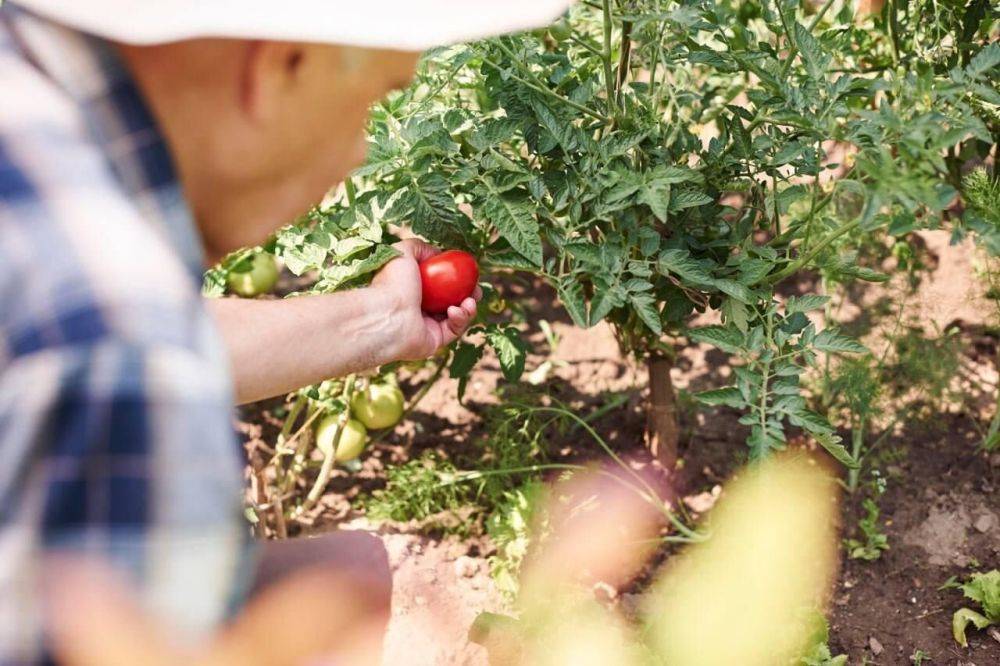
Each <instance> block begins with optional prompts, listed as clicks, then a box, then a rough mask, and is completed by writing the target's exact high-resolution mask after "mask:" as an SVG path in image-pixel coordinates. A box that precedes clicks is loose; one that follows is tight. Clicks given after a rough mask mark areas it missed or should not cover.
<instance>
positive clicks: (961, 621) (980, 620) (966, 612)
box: [951, 608, 994, 647]
mask: <svg viewBox="0 0 1000 666" xmlns="http://www.w3.org/2000/svg"><path fill="white" fill-rule="evenodd" d="M970 624H974V625H975V626H976V629H985V628H986V627H988V626H990V625H991V624H994V623H993V622H991V621H990V620H989V619H987V618H986V617H984V616H982V615H980V614H979V613H977V612H976V611H974V610H972V609H971V608H959V609H958V610H957V611H955V614H954V615H952V616H951V635H952V636H954V637H955V641H956V642H957V643H958V644H959V645H961V646H962V647H969V641H968V639H967V638H966V637H965V631H966V629H967V628H968V626H969V625H970Z"/></svg>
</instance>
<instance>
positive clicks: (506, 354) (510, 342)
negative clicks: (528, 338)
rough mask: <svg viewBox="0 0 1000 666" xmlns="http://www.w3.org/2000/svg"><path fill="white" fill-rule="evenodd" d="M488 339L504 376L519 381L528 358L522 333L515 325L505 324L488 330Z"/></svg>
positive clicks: (510, 380) (508, 379)
mask: <svg viewBox="0 0 1000 666" xmlns="http://www.w3.org/2000/svg"><path fill="white" fill-rule="evenodd" d="M486 340H487V342H489V344H490V346H491V347H493V350H494V351H496V353H497V359H499V361H500V370H501V372H503V376H504V378H505V379H506V380H507V381H509V382H513V381H517V380H518V379H520V378H521V375H522V374H524V362H525V360H526V359H527V356H528V354H527V347H526V346H525V344H524V341H523V340H521V335H520V334H519V333H518V332H517V329H516V328H514V327H513V326H505V327H504V328H498V329H494V330H487V331H486Z"/></svg>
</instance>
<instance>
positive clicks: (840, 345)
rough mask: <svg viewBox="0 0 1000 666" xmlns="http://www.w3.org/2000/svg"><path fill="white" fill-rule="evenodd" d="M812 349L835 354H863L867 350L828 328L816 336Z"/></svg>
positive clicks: (853, 340) (858, 343) (852, 339)
mask: <svg viewBox="0 0 1000 666" xmlns="http://www.w3.org/2000/svg"><path fill="white" fill-rule="evenodd" d="M813 347H815V348H816V349H818V350H819V351H822V352H828V353H835V354H865V353H867V352H868V349H867V348H866V347H865V346H864V345H862V344H861V343H860V342H858V341H857V340H855V339H854V338H849V337H847V336H846V335H841V334H839V333H837V332H836V331H834V330H833V329H829V328H827V329H824V330H823V331H820V332H819V333H818V334H816V338H815V339H814V340H813Z"/></svg>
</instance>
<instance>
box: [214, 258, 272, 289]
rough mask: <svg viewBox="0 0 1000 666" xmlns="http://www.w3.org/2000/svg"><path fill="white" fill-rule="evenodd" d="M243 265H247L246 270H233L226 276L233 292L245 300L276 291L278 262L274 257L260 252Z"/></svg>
mask: <svg viewBox="0 0 1000 666" xmlns="http://www.w3.org/2000/svg"><path fill="white" fill-rule="evenodd" d="M242 263H245V264H246V267H245V268H244V270H232V271H229V275H228V276H226V283H227V284H228V285H229V290H230V291H231V292H233V293H234V294H238V295H239V296H243V297H244V298H253V297H254V296H259V295H261V294H266V293H267V292H269V291H271V290H272V289H274V285H275V284H276V283H277V282H278V262H277V261H276V260H275V258H274V255H271V254H268V253H267V252H258V253H257V254H255V255H254V256H253V259H251V260H250V261H249V262H248V263H247V262H241V264H242ZM240 267H241V268H243V266H240Z"/></svg>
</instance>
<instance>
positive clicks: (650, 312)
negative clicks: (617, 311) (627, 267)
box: [628, 293, 663, 335]
mask: <svg viewBox="0 0 1000 666" xmlns="http://www.w3.org/2000/svg"><path fill="white" fill-rule="evenodd" d="M628 298H629V301H630V302H631V303H632V307H633V308H635V312H636V314H637V315H639V319H641V320H642V323H644V324H645V325H646V327H647V328H649V330H650V331H652V332H653V333H655V334H656V335H661V334H662V333H663V325H662V324H661V323H660V311H659V310H658V309H657V308H656V301H655V300H654V299H653V297H652V296H650V295H649V294H647V293H633V294H630V295H629V297H628Z"/></svg>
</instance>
